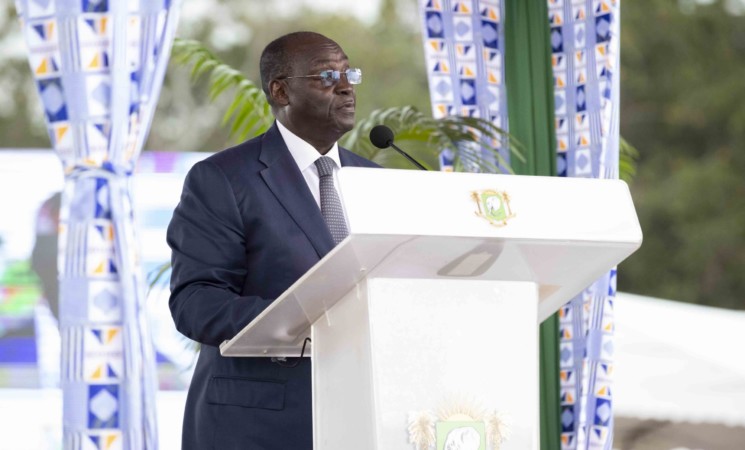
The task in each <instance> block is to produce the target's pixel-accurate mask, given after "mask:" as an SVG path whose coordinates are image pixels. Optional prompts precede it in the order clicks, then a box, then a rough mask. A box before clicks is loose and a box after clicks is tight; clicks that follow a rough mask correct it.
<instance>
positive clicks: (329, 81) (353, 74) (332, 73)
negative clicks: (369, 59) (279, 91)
mask: <svg viewBox="0 0 745 450" xmlns="http://www.w3.org/2000/svg"><path fill="white" fill-rule="evenodd" d="M342 74H344V76H345V77H347V81H349V84H360V83H362V70H361V69H347V70H344V71H341V70H324V71H321V73H319V74H318V75H298V76H294V77H279V78H277V79H278V80H281V79H284V78H317V79H320V80H321V81H323V85H324V86H325V87H329V86H333V85H335V84H336V83H338V82H339V81H340V80H341V76H342Z"/></svg>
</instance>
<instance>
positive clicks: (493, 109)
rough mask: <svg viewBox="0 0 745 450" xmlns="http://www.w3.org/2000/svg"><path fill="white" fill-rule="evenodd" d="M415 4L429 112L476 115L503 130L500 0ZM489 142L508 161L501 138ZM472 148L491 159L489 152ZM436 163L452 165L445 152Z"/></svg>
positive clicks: (432, 0) (425, 0)
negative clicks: (419, 12)
mask: <svg viewBox="0 0 745 450" xmlns="http://www.w3.org/2000/svg"><path fill="white" fill-rule="evenodd" d="M420 9H421V10H422V19H423V20H424V26H423V33H424V54H425V58H426V64H427V74H428V77H429V92H430V98H431V101H432V115H433V116H434V117H435V118H441V117H446V116H453V115H460V116H467V117H481V118H485V119H489V120H491V122H492V123H493V124H494V125H496V126H497V127H499V128H501V129H503V130H506V129H507V97H506V94H505V86H504V65H503V62H504V48H503V46H504V28H503V27H502V23H501V22H502V17H503V16H504V10H503V5H502V0H420ZM488 144H489V145H490V146H492V147H496V148H500V154H501V155H502V157H503V158H504V159H505V161H507V162H509V154H508V152H507V150H506V148H501V143H500V142H498V141H495V142H490V143H488ZM474 151H475V152H477V153H476V154H475V155H474V157H475V158H476V159H478V158H479V157H485V158H487V159H488V160H490V161H492V162H493V157H491V156H490V154H489V152H484V153H481V154H478V152H479V149H474ZM441 163H442V166H443V169H444V170H451V169H452V161H450V160H448V158H447V155H444V157H443V158H441ZM474 168H475V166H474Z"/></svg>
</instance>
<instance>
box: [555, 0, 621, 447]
mask: <svg viewBox="0 0 745 450" xmlns="http://www.w3.org/2000/svg"><path fill="white" fill-rule="evenodd" d="M548 7H549V23H550V26H551V33H550V37H551V50H552V67H553V73H554V99H555V100H554V107H555V120H556V140H557V142H556V148H557V151H558V155H557V171H558V175H559V176H568V177H585V178H617V177H618V144H619V131H618V127H619V120H618V119H619V107H620V98H619V88H620V77H619V65H620V58H619V57H620V50H619V49H620V41H619V23H620V16H619V15H620V3H619V1H618V0H549V2H548ZM615 294H616V271H615V270H613V271H611V272H610V273H608V274H607V275H606V276H604V277H603V278H601V279H600V280H598V281H597V282H596V283H595V284H593V285H592V286H590V287H589V288H587V289H586V290H585V291H584V292H583V293H582V294H581V295H579V296H577V297H576V298H575V299H574V300H572V301H571V302H570V303H568V304H567V305H565V306H564V307H563V308H561V310H560V311H559V321H560V336H561V337H560V363H559V364H560V370H561V372H560V386H561V430H562V433H561V442H562V449H565V450H569V449H582V450H586V449H593V450H610V449H611V448H613V408H612V406H613V402H612V385H611V379H612V373H613V330H614V316H613V302H614V300H615Z"/></svg>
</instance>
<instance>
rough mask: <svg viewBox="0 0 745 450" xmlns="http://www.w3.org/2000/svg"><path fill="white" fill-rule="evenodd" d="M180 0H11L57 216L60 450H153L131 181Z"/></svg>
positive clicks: (152, 386) (153, 385) (151, 367)
mask: <svg viewBox="0 0 745 450" xmlns="http://www.w3.org/2000/svg"><path fill="white" fill-rule="evenodd" d="M179 6H180V1H179V0H160V1H149V0H148V1H146V0H129V1H114V0H17V1H16V7H17V10H18V14H19V16H20V19H21V25H22V28H23V33H24V35H25V39H26V43H27V46H28V50H29V61H30V64H31V70H32V72H33V75H34V82H35V84H36V86H37V88H38V91H39V96H40V97H41V101H42V104H43V109H44V113H45V116H46V123H47V127H48V130H49V136H50V139H51V141H52V145H53V147H54V149H55V150H56V151H57V153H58V155H59V157H60V159H61V162H62V165H63V168H64V173H65V187H64V191H63V195H62V208H61V211H60V230H59V232H60V238H59V242H60V248H59V257H58V265H59V279H60V333H61V335H62V368H61V372H62V374H61V387H62V391H63V405H64V411H63V440H64V448H65V449H88V448H95V449H132V450H134V449H155V448H157V444H158V440H157V429H156V419H155V391H156V389H157V377H156V372H155V356H154V350H153V345H152V341H151V337H150V334H149V330H148V323H147V317H146V316H145V305H144V304H143V302H144V300H145V296H144V290H145V285H144V277H143V274H142V270H141V267H140V256H139V251H138V242H137V240H136V238H135V228H134V222H133V219H134V218H133V211H132V191H131V186H130V184H131V175H132V172H133V170H134V167H135V163H136V161H137V158H138V156H139V153H140V150H141V149H142V146H143V143H144V141H145V138H146V136H147V133H148V129H149V126H150V123H151V120H152V117H153V112H154V110H155V107H156V104H157V100H158V95H159V92H160V87H161V85H162V80H163V75H164V73H165V68H166V65H167V62H168V58H169V55H170V49H171V44H172V41H173V35H174V31H175V28H176V22H177V16H178V14H177V12H178V9H179Z"/></svg>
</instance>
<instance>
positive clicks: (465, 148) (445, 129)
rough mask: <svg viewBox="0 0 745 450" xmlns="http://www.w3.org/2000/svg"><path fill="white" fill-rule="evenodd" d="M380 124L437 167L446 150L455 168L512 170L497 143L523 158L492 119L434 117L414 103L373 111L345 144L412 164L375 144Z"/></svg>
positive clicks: (391, 163) (393, 162)
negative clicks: (374, 130)
mask: <svg viewBox="0 0 745 450" xmlns="http://www.w3.org/2000/svg"><path fill="white" fill-rule="evenodd" d="M376 125H386V126H387V127H389V128H391V129H392V130H393V131H394V133H395V135H396V141H397V142H401V141H406V142H407V145H406V147H407V150H410V153H412V154H414V155H416V156H415V157H416V158H417V159H419V160H421V161H422V162H423V163H424V165H425V166H429V167H435V166H437V164H438V156H439V154H440V153H441V152H443V151H449V152H450V153H451V154H452V155H453V159H454V165H455V170H463V169H465V168H470V169H474V168H476V169H478V170H480V171H483V172H505V171H507V172H511V169H509V164H508V162H507V161H506V159H505V158H504V157H503V155H502V153H500V152H499V151H498V150H497V145H496V144H498V143H499V144H501V147H503V148H505V147H508V146H509V148H510V149H512V151H511V152H512V156H514V157H517V158H520V159H522V158H523V157H522V154H521V153H520V148H521V145H520V144H519V143H518V142H517V141H515V140H514V139H513V138H512V137H511V136H510V135H509V134H508V133H506V132H505V131H504V130H502V129H500V128H498V127H496V126H495V125H493V124H492V123H491V122H489V121H487V120H484V119H480V118H474V117H460V116H451V117H445V118H442V119H433V118H431V117H428V116H426V115H424V114H423V113H421V112H420V111H418V110H417V109H416V108H414V107H412V106H403V107H393V108H385V109H378V110H375V111H373V112H372V113H371V114H370V115H369V116H368V117H366V118H363V119H361V120H359V121H358V122H357V125H356V126H355V127H354V129H353V130H352V131H350V132H349V133H348V134H347V135H346V136H345V138H344V139H343V140H342V145H344V146H345V147H347V148H349V149H352V150H353V151H354V152H355V153H358V154H360V155H362V156H364V157H366V158H368V159H370V160H372V161H375V162H377V163H379V164H381V165H383V166H385V167H398V166H401V167H410V166H408V165H407V164H409V163H408V162H405V161H404V160H403V159H402V158H401V157H400V156H398V155H397V154H396V153H394V152H392V151H390V150H387V149H379V148H377V147H375V146H374V145H373V144H372V143H371V142H370V140H369V139H368V136H369V134H370V130H371V129H372V128H373V127H375V126H376Z"/></svg>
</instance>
